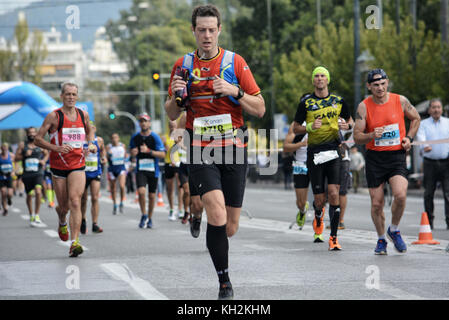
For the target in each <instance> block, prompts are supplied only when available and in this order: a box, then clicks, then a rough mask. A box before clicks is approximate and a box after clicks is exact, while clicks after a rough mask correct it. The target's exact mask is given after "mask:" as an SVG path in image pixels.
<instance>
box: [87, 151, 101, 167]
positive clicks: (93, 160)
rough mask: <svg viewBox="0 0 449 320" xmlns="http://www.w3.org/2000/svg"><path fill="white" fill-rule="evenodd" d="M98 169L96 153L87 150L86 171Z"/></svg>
mask: <svg viewBox="0 0 449 320" xmlns="http://www.w3.org/2000/svg"><path fill="white" fill-rule="evenodd" d="M97 169H98V157H97V154H96V153H91V152H89V155H88V156H87V157H86V171H89V172H92V171H97Z"/></svg>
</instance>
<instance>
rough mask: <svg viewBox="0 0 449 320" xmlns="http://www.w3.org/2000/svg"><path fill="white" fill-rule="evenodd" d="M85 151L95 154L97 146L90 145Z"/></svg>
mask: <svg viewBox="0 0 449 320" xmlns="http://www.w3.org/2000/svg"><path fill="white" fill-rule="evenodd" d="M87 150H89V152H90V153H97V146H96V145H94V144H92V143H90V144H89V146H88V147H87Z"/></svg>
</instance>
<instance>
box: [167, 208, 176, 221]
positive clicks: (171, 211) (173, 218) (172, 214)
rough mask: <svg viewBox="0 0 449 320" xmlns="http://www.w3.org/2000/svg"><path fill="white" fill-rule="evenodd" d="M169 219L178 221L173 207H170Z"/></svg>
mask: <svg viewBox="0 0 449 320" xmlns="http://www.w3.org/2000/svg"><path fill="white" fill-rule="evenodd" d="M168 220H170V221H176V217H175V213H174V212H173V209H170V213H169V214H168Z"/></svg>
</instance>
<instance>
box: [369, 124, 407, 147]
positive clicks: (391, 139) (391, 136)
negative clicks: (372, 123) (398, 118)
mask: <svg viewBox="0 0 449 320" xmlns="http://www.w3.org/2000/svg"><path fill="white" fill-rule="evenodd" d="M399 144H401V137H400V134H399V124H397V123H395V124H390V125H388V126H385V127H384V133H383V134H382V137H380V138H377V139H375V140H374V145H375V146H376V147H390V146H397V145H399Z"/></svg>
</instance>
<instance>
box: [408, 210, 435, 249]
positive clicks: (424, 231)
mask: <svg viewBox="0 0 449 320" xmlns="http://www.w3.org/2000/svg"><path fill="white" fill-rule="evenodd" d="M412 244H440V243H439V242H438V241H436V240H433V237H432V230H430V224H429V218H428V217H427V212H423V213H422V215H421V227H420V228H419V238H418V241H415V242H412Z"/></svg>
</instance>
